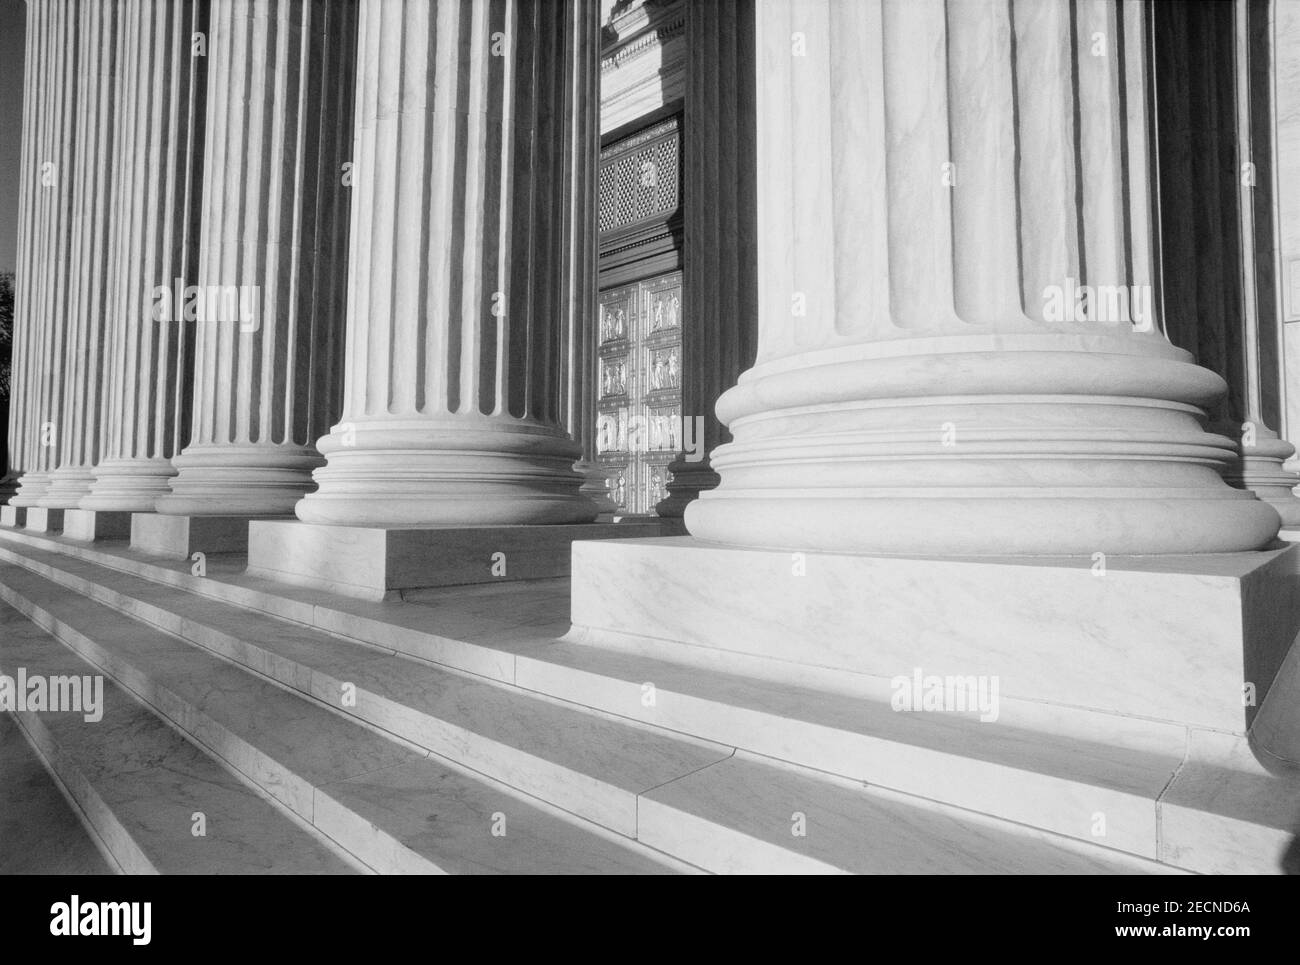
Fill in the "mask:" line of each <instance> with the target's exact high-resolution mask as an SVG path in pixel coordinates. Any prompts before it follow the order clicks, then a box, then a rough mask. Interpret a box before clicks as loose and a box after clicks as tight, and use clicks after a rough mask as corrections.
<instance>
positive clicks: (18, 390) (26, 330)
mask: <svg viewBox="0 0 1300 965" xmlns="http://www.w3.org/2000/svg"><path fill="white" fill-rule="evenodd" d="M41 10H42V6H41V4H39V3H37V4H32V3H29V4H28V5H27V29H26V32H25V43H26V47H25V51H24V61H23V63H24V71H23V133H22V138H23V140H22V147H21V152H22V153H21V155H20V158H21V165H22V167H21V169H20V173H19V179H18V244H17V249H16V262H15V266H14V320H13V342H12V344H11V346H10V362H9V419H8V426H7V430H8V447H9V451H8V471H7V472H6V473H5V477H4V479H3V480H0V498H3V499H4V500H5V501H6V502H7V501H8V500H9V499H10V498H12V497H13V496H14V495H15V494H16V493H17V489H18V478H19V476H21V475H22V473H23V471H24V470H25V469H26V468H27V466H28V464H29V460H30V458H31V438H30V431H31V422H32V420H31V418H30V412H31V408H30V405H29V393H28V386H29V382H30V379H31V375H30V373H31V372H32V371H33V367H34V365H35V349H36V345H35V340H34V336H35V330H34V324H33V321H32V316H33V305H32V295H31V286H32V276H33V272H34V271H35V259H36V257H37V256H36V231H35V221H36V207H37V198H38V190H39V184H38V181H37V178H36V171H37V169H38V167H39V163H38V162H37V160H36V157H37V154H38V138H37V126H36V125H37V116H38V111H37V107H36V97H37V92H38V91H39V90H40V83H39V82H40V77H41V70H42V61H41V59H40V58H41V57H42V47H41V43H40V36H41V34H40V28H41Z"/></svg>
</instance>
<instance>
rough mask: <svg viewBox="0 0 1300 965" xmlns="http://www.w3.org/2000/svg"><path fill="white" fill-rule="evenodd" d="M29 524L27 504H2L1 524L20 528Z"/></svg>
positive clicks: (0, 507)
mask: <svg viewBox="0 0 1300 965" xmlns="http://www.w3.org/2000/svg"><path fill="white" fill-rule="evenodd" d="M25 525H27V507H26V506H0V526H12V527H14V528H18V527H21V526H25Z"/></svg>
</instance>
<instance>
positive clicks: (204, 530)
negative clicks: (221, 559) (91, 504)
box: [131, 513, 251, 560]
mask: <svg viewBox="0 0 1300 965" xmlns="http://www.w3.org/2000/svg"><path fill="white" fill-rule="evenodd" d="M250 519H251V517H248V516H173V515H171V514H168V513H132V514H131V549H133V550H135V551H137V552H139V553H148V554H150V555H151V556H163V557H166V558H167V559H173V560H188V559H190V558H191V557H192V556H193V555H194V554H195V553H204V554H211V553H247V552H248V524H249V521H250Z"/></svg>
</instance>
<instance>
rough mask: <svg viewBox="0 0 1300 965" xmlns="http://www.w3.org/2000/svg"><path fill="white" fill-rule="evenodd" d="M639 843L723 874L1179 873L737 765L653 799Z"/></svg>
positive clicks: (890, 797) (922, 805)
mask: <svg viewBox="0 0 1300 965" xmlns="http://www.w3.org/2000/svg"><path fill="white" fill-rule="evenodd" d="M796 815H801V816H802V819H803V823H802V828H801V830H803V831H804V832H805V833H804V834H802V835H797V834H795V833H794V832H795V829H796V827H797V823H796V817H795V816H796ZM719 825H720V826H721V828H722V830H721V831H720V830H719V828H718V826H719ZM639 837H640V839H641V840H642V841H644V842H645V843H646V844H649V845H651V846H653V847H656V848H661V849H663V850H665V851H670V852H672V853H674V854H678V855H681V856H682V857H684V858H685V859H686V860H688V861H691V862H692V863H693V864H697V865H699V866H700V867H702V868H705V869H706V870H709V871H713V872H716V873H720V874H791V873H802V874H825V873H832V872H849V873H856V874H1153V873H1155V874H1158V873H1169V872H1171V871H1173V870H1174V869H1170V868H1162V867H1160V866H1159V865H1157V864H1155V863H1154V862H1149V861H1143V860H1141V859H1138V858H1133V857H1129V856H1125V855H1121V854H1119V853H1118V852H1114V851H1107V850H1105V849H1103V848H1099V847H1096V846H1090V845H1083V844H1080V843H1078V842H1070V841H1067V840H1066V839H1062V838H1055V837H1053V836H1051V835H1046V834H1043V833H1041V832H1034V831H1031V830H1029V829H1027V828H1022V827H1017V826H1016V825H1013V824H1009V823H1006V822H999V821H991V820H988V819H986V818H982V817H981V816H979V815H975V814H971V813H970V812H963V811H959V810H957V809H955V808H946V807H943V806H940V805H934V804H931V803H930V802H926V801H922V800H920V799H918V798H907V797H904V796H903V795H895V794H890V793H888V792H884V791H879V790H875V789H871V788H861V787H853V786H851V785H848V784H836V783H832V782H829V781H825V780H819V779H813V778H812V777H810V776H807V775H804V774H799V773H796V772H792V771H783V770H780V769H777V768H775V767H772V766H771V765H768V764H765V763H763V762H761V761H758V760H755V759H751V758H746V757H741V756H737V757H735V758H732V759H730V760H727V761H723V762H722V763H720V764H715V765H713V766H712V767H708V768H705V769H704V770H702V771H699V772H698V773H696V774H692V775H691V776H690V777H687V778H683V779H682V780H680V781H675V782H673V783H672V784H670V785H668V786H666V787H663V788H658V789H656V790H654V791H652V792H650V793H649V794H647V795H645V796H644V798H643V799H642V803H641V826H640V831H639Z"/></svg>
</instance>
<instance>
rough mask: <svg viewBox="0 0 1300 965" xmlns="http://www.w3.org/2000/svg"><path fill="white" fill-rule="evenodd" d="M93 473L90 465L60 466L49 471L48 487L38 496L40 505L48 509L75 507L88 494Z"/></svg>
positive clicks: (93, 479) (93, 478) (93, 477)
mask: <svg viewBox="0 0 1300 965" xmlns="http://www.w3.org/2000/svg"><path fill="white" fill-rule="evenodd" d="M94 481H95V475H94V473H93V472H92V471H91V469H90V467H88V466H85V467H77V468H69V467H66V466H60V467H59V468H58V469H56V470H54V472H52V473H50V482H49V488H48V489H46V491H45V495H43V496H41V497H40V505H42V506H46V507H48V508H50V509H76V508H77V507H78V506H79V505H80V504H81V500H83V499H85V498H86V497H87V496H89V495H90V487H91V484H92V483H94Z"/></svg>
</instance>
